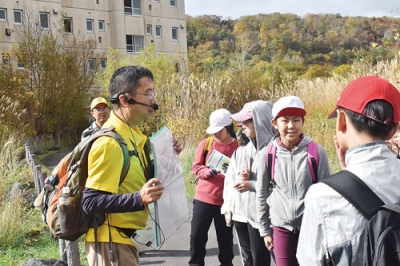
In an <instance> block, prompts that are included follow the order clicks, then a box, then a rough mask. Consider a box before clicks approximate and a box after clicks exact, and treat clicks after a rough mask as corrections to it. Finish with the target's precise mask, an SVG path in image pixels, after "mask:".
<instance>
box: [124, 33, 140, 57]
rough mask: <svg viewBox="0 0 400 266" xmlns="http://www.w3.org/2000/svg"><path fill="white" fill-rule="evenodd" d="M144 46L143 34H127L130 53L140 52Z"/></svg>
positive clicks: (127, 46)
mask: <svg viewBox="0 0 400 266" xmlns="http://www.w3.org/2000/svg"><path fill="white" fill-rule="evenodd" d="M143 47H144V45H143V36H137V35H126V51H127V52H128V53H139V52H140V51H141V50H142V49H143Z"/></svg>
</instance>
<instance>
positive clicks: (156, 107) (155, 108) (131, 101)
mask: <svg viewBox="0 0 400 266" xmlns="http://www.w3.org/2000/svg"><path fill="white" fill-rule="evenodd" d="M127 102H128V103H129V104H140V105H144V106H147V107H151V108H153V110H154V111H157V110H158V104H156V103H155V104H145V103H141V102H138V101H136V100H135V99H133V98H129V99H128V100H127Z"/></svg>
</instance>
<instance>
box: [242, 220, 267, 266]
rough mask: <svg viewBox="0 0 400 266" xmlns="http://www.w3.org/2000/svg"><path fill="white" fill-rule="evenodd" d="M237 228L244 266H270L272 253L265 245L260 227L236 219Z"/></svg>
mask: <svg viewBox="0 0 400 266" xmlns="http://www.w3.org/2000/svg"><path fill="white" fill-rule="evenodd" d="M235 229H236V233H237V235H238V238H239V244H240V252H241V253H242V259H243V265H244V266H270V265H271V254H270V253H269V250H268V249H267V247H266V246H265V243H264V239H263V238H262V237H261V236H260V233H259V232H258V229H255V228H253V227H252V226H251V225H250V224H249V223H241V222H236V221H235Z"/></svg>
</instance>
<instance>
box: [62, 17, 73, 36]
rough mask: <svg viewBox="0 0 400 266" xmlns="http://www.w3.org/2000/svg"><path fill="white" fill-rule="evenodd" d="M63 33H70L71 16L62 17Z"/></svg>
mask: <svg viewBox="0 0 400 266" xmlns="http://www.w3.org/2000/svg"><path fill="white" fill-rule="evenodd" d="M64 33H70V34H72V18H64Z"/></svg>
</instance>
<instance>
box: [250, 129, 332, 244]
mask: <svg viewBox="0 0 400 266" xmlns="http://www.w3.org/2000/svg"><path fill="white" fill-rule="evenodd" d="M311 141H312V140H311V139H310V138H309V137H307V136H304V139H303V140H302V141H301V142H300V143H299V145H298V146H297V147H295V148H294V149H293V150H292V151H291V152H290V151H288V150H287V149H286V148H285V147H282V146H280V145H279V144H278V139H275V140H274V142H273V143H271V144H270V145H275V146H276V148H277V150H276V161H275V174H274V180H275V182H276V186H275V188H274V189H273V192H272V194H271V195H269V192H270V178H269V175H268V173H267V171H270V170H269V169H268V168H267V166H266V156H267V147H265V148H263V149H262V150H261V151H260V155H259V160H260V161H259V167H258V178H257V180H258V181H257V185H256V189H257V206H256V209H257V217H258V223H259V226H260V227H259V231H260V235H261V236H262V237H264V236H266V235H271V234H272V229H271V228H270V227H271V223H272V225H274V226H278V227H282V228H285V229H287V230H289V231H293V230H300V226H301V220H302V218H303V212H304V197H305V195H306V192H307V190H308V189H309V187H310V186H311V185H312V177H311V171H310V167H309V164H308V149H307V145H308V144H309V143H310V142H311ZM318 160H319V162H318V179H319V180H321V179H323V178H326V177H329V175H330V170H329V162H328V157H327V155H326V152H325V149H324V148H323V147H322V146H320V145H318ZM267 198H268V199H267Z"/></svg>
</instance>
